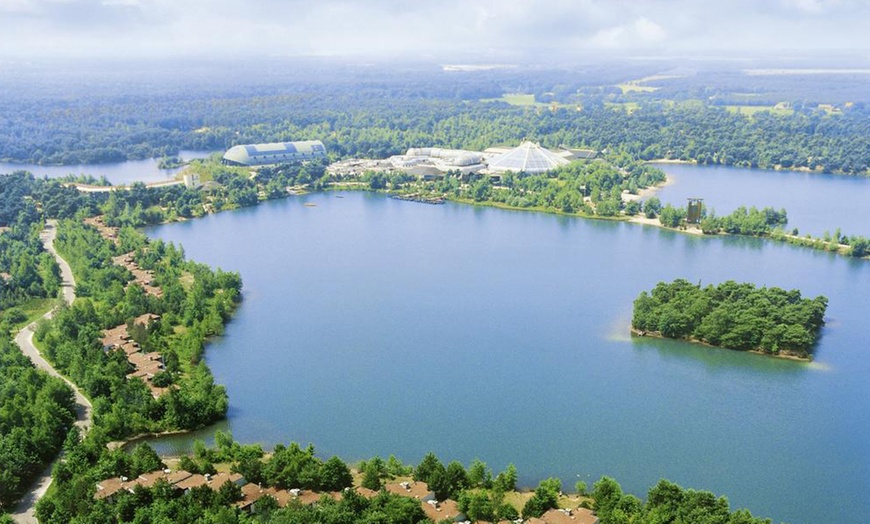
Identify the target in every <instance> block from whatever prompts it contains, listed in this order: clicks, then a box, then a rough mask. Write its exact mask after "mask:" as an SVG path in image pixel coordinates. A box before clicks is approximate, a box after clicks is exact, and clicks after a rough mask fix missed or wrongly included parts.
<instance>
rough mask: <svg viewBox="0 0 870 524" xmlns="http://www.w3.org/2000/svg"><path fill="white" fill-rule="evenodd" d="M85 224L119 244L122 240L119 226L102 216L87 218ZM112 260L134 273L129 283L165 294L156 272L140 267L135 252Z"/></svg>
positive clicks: (150, 292) (154, 293)
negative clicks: (157, 284) (106, 221)
mask: <svg viewBox="0 0 870 524" xmlns="http://www.w3.org/2000/svg"><path fill="white" fill-rule="evenodd" d="M85 224H88V225H90V226H93V227H94V228H96V230H97V231H98V232H99V233H100V236H102V237H103V238H105V239H107V240H111V241H112V242H114V243H115V245H117V244H118V243H119V242H120V239H119V238H118V233H119V231H120V229H119V228H117V227H112V226H107V225H106V223H105V222H104V221H103V217H102V216H95V217H90V218H86V219H85ZM112 262H114V263H115V264H117V265H119V266H123V267H125V268H127V271H129V272H130V274H132V275H133V280H131V281H130V282H129V283H128V284H127V285H128V286H130V285H133V284H136V285H138V286H140V287H141V288H142V289H144V290H145V293H147V294H149V295H152V296H155V297H160V296H163V290H162V289H160V287H158V286H156V285H154V273H153V272H152V271H148V270H145V269H142V268H141V267H139V264H137V263H136V260H135V259H134V258H133V252H132V251H131V252H129V253H124V254H123V255H118V256H116V257H113V258H112Z"/></svg>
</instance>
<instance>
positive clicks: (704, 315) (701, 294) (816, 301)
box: [631, 279, 828, 360]
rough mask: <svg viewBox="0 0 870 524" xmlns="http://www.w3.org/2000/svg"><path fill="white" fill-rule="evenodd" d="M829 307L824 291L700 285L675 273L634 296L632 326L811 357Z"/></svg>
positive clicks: (642, 332) (640, 331)
mask: <svg viewBox="0 0 870 524" xmlns="http://www.w3.org/2000/svg"><path fill="white" fill-rule="evenodd" d="M827 307H828V299H827V298H826V297H824V296H818V297H816V298H813V299H808V298H802V297H801V293H800V291H798V290H791V291H786V290H784V289H780V288H777V287H770V288H767V287H762V288H756V287H755V285H753V284H750V283H738V282H734V281H732V280H729V281H727V282H723V283H721V284H719V285H718V286H713V285H708V286H707V287H703V288H702V287H701V286H700V284H697V285H696V284H692V283H691V282H688V281H686V280H683V279H677V280H674V281H673V282H671V283H666V282H659V283H658V284H657V285H656V287H655V288H653V290H652V292H650V293H647V292H646V291H644V292H642V293H641V294H640V296H638V297H637V299H636V300H635V301H634V314H633V317H632V320H631V331H632V334H634V335H638V336H657V337H665V338H675V339H682V340H688V341H692V342H701V343H706V344H710V345H713V346H719V347H724V348H729V349H739V350H744V351H755V352H760V353H765V354H769V355H775V356H782V357H788V358H798V359H803V360H811V358H812V356H811V349H812V346H813V344H814V343H815V341H816V336H817V335H818V333H819V330H820V329H821V327H822V326H823V325H824V323H825V321H824V317H825V310H826V309H827Z"/></svg>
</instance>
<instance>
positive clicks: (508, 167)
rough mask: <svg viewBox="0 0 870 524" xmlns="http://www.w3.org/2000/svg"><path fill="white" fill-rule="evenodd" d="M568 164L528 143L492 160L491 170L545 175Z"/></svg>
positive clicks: (553, 154)
mask: <svg viewBox="0 0 870 524" xmlns="http://www.w3.org/2000/svg"><path fill="white" fill-rule="evenodd" d="M568 163H569V161H568V160H567V159H565V158H563V157H561V156H559V155H557V154H556V153H554V152H552V151H550V150H549V149H544V148H543V147H541V146H540V144H535V143H533V142H529V141H526V142H523V143H522V144H520V145H519V146H518V147H515V148H514V149H511V150H510V151H508V152H506V153H502V154H501V155H499V156H497V157H495V158H493V159H492V160H490V161H489V169H490V171H495V172H497V173H503V172H505V171H513V172H514V173H519V172H524V173H543V172H545V171H550V170H551V169H555V168H557V167H559V166H563V165H566V164H568Z"/></svg>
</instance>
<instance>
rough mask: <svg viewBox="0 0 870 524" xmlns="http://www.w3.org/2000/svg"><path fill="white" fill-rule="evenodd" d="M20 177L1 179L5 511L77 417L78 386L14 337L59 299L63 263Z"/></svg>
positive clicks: (1, 502)
mask: <svg viewBox="0 0 870 524" xmlns="http://www.w3.org/2000/svg"><path fill="white" fill-rule="evenodd" d="M20 182H21V179H20V177H19V178H16V179H13V178H12V177H0V195H2V197H0V215H2V217H3V221H4V223H6V224H10V226H9V227H8V229H7V230H6V231H4V232H3V233H2V234H0V512H2V510H3V509H7V508H9V507H10V506H11V504H12V503H13V502H14V501H15V500H17V498H18V497H19V496H20V495H21V493H22V492H23V491H24V490H25V489H27V487H28V486H29V484H30V482H31V480H32V479H33V478H35V477H36V476H37V475H38V474H39V473H41V472H42V470H43V468H44V467H45V465H46V464H47V463H48V462H49V461H51V460H52V459H53V458H54V457H55V455H57V453H58V451H59V450H60V447H61V444H62V443H63V439H64V436H65V435H66V431H67V430H68V429H69V428H70V427H71V426H72V423H73V421H74V420H75V406H74V402H73V397H72V391H71V390H70V389H69V387H68V386H67V385H66V384H65V383H64V382H63V381H62V380H60V379H57V378H54V377H51V376H49V375H48V374H47V373H45V372H43V371H40V370H38V369H36V368H35V367H34V366H33V364H32V363H31V362H30V360H29V359H28V358H27V357H25V356H24V355H23V354H22V353H21V350H20V349H19V348H18V347H17V346H16V345H15V344H14V343H13V342H12V336H13V335H14V334H15V332H17V330H18V329H19V328H21V326H22V325H24V324H26V323H27V322H29V321H30V320H32V319H33V318H32V316H33V315H35V314H40V313H41V311H42V310H43V309H44V308H45V307H48V306H50V305H51V304H52V303H53V299H54V298H55V297H57V293H58V290H59V289H60V274H59V268H58V266H57V264H56V263H55V260H54V257H52V256H51V255H50V254H49V253H47V252H46V251H45V250H44V249H43V247H42V242H41V241H40V239H39V231H40V230H41V229H42V220H41V217H40V216H39V214H38V213H37V211H36V208H35V206H34V205H33V203H32V202H27V201H25V200H24V198H23V195H22V194H20V193H19V191H20V190H21V187H20V186H21V184H20Z"/></svg>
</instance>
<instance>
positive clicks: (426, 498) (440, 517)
mask: <svg viewBox="0 0 870 524" xmlns="http://www.w3.org/2000/svg"><path fill="white" fill-rule="evenodd" d="M161 480H162V481H164V482H165V483H166V484H168V485H169V486H171V487H173V488H174V489H177V490H179V491H181V492H183V493H187V492H188V491H190V490H191V489H194V488H198V487H201V486H207V487H209V488H211V489H213V490H215V491H217V490H219V489H220V488H221V486H223V485H224V484H225V483H227V482H232V483H234V484H236V485H238V486H240V489H241V493H242V498H241V500H239V501H237V502H236V503H235V504H234V505H235V507H237V508H239V509H240V510H242V511H247V512H250V513H253V512H255V510H256V507H255V504H256V502H257V501H258V500H260V499H262V498H263V497H266V496H270V497H272V498H273V499H275V502H277V504H278V507H280V508H283V507H286V506H287V505H288V504H290V503H291V502H294V501H295V502H297V503H299V504H302V505H305V506H308V505H313V504H317V503H318V502H319V501H320V500H321V498H322V497H323V496H327V497H331V498H333V499H335V500H340V499H341V497H342V496H343V494H344V492H340V491H336V492H329V493H319V492H315V491H306V490H301V489H275V488H264V487H262V486H260V485H258V484H253V483H250V482H247V481H245V479H244V477H242V475H239V474H237V473H218V474H216V475H199V474H195V473H189V472H187V471H184V470H179V471H175V472H173V471H171V470H169V469H165V470H158V471H152V472H151V473H145V474H142V475H140V476H139V477H137V478H135V479H128V478H126V477H113V478H110V479H106V480H104V481H102V482H99V483H97V490H96V493H95V494H94V498H95V499H97V500H105V501H107V502H110V503H112V502H114V501H115V497H116V496H117V495H118V494H119V493H122V492H124V491H127V492H130V493H133V492H134V491H135V489H136V488H137V487H140V486H141V487H143V488H150V487H153V486H154V485H155V484H157V482H159V481H161ZM347 489H354V490H355V491H356V492H357V493H358V494H359V495H361V496H363V497H366V498H368V499H371V498H374V497H376V496H377V495H378V492H377V491H373V490H370V489H366V488H363V487H357V488H347ZM384 490H386V491H387V492H389V493H393V494H395V495H399V496H402V497H409V498H413V499H416V500H419V501H420V505H421V507H422V508H423V512H424V513H425V514H426V516H427V517H428V518H429V519H431V520H432V521H433V522H441V521H444V520H449V521H453V522H468V518H467V517H466V516H465V515H464V514H463V513H462V512H461V511H459V506H458V505H457V503H456V502H455V501H453V500H450V499H447V500H443V501H439V500H437V499H436V498H435V493H434V492H433V491H432V490H430V489H429V486H427V485H426V483H425V482H413V481H410V482H393V483H390V484H387V485H385V486H384ZM525 522H526V523H527V524H598V517H596V516H595V514H594V513H593V512H592V511H591V510H588V509H585V508H577V509H553V510H550V511H548V512H547V513H545V514H544V515H542V516H541V517H540V518H532V519H529V520H527V521H525ZM504 524H508V521H505V523H504Z"/></svg>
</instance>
